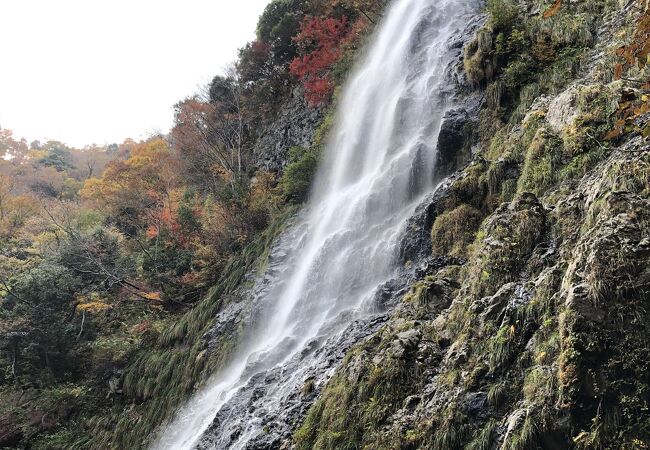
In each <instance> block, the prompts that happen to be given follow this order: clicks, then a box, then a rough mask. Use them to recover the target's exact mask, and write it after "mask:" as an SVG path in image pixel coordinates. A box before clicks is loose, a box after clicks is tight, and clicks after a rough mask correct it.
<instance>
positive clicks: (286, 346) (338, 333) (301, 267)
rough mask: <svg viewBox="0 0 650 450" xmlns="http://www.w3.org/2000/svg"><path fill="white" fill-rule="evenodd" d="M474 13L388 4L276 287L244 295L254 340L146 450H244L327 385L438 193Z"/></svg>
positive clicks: (468, 8) (468, 6)
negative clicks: (458, 69) (307, 388)
mask: <svg viewBox="0 0 650 450" xmlns="http://www.w3.org/2000/svg"><path fill="white" fill-rule="evenodd" d="M478 1H479V0H395V1H394V2H392V4H391V6H390V7H389V9H388V11H387V12H386V14H385V17H384V19H383V20H382V23H381V24H379V26H378V29H377V31H376V33H375V36H374V38H373V40H372V42H371V43H370V44H369V46H368V48H367V51H366V53H365V54H364V56H363V57H362V58H361V60H360V62H359V64H358V66H357V67H356V69H355V70H354V71H353V74H352V75H351V77H350V80H349V82H348V83H347V86H346V87H345V89H344V92H343V95H342V98H341V101H340V102H339V107H338V113H337V120H336V124H335V126H334V128H333V131H332V134H331V137H330V142H329V144H328V146H327V149H326V151H325V154H324V156H323V161H322V162H321V165H320V168H319V173H318V175H317V179H316V182H315V186H314V188H313V192H312V195H311V200H310V201H309V204H308V206H307V208H306V210H305V211H304V212H303V214H302V215H301V216H300V218H299V219H298V221H297V223H296V224H295V225H294V226H292V227H291V228H290V229H289V230H288V231H287V232H286V233H285V234H284V235H283V236H282V237H281V238H280V239H279V240H278V242H277V243H276V244H275V246H274V252H273V254H272V259H273V258H275V262H273V261H272V270H273V272H274V280H273V282H272V283H270V285H269V286H258V288H257V289H253V293H252V294H251V295H252V296H253V297H254V298H253V299H252V300H251V302H252V303H251V304H252V305H253V308H254V309H255V311H254V312H253V315H254V316H255V317H256V318H257V320H256V321H255V326H254V327H252V329H251V330H248V334H247V337H246V339H245V340H244V342H242V343H241V344H240V349H239V351H238V352H237V354H236V355H235V357H234V358H233V360H232V361H231V362H230V363H229V365H228V366H227V367H226V368H224V369H223V370H222V371H220V372H219V373H218V374H216V375H215V377H214V379H213V380H211V381H210V382H208V384H207V386H206V387H205V388H204V389H202V390H201V391H199V392H198V393H197V394H196V395H195V396H194V398H193V399H191V400H190V402H189V403H188V404H187V405H185V406H183V407H182V408H181V410H180V411H179V413H178V414H177V417H176V418H175V419H174V421H173V422H172V423H170V424H169V425H168V426H166V427H165V429H164V430H163V432H162V433H161V435H160V436H158V438H157V440H156V442H155V444H154V446H153V448H156V449H174V450H179V449H192V448H201V449H203V448H205V449H208V448H214V449H243V448H250V442H252V441H253V440H254V439H256V438H257V437H258V436H259V435H261V434H263V433H265V432H266V431H267V430H266V428H268V427H269V425H268V420H269V418H271V419H273V418H274V417H276V416H277V415H278V414H279V412H280V411H281V410H282V409H283V408H285V407H286V405H287V404H288V403H287V402H289V401H290V400H291V399H292V398H295V397H296V396H299V395H300V394H299V391H300V389H301V387H302V386H303V384H304V382H305V379H306V378H307V377H308V374H310V373H314V372H322V373H330V374H331V373H332V370H334V368H335V367H333V364H332V363H331V358H329V359H328V358H327V357H326V355H328V354H329V353H328V352H327V349H328V348H333V347H334V346H336V345H337V343H338V342H343V341H344V340H345V339H346V338H349V331H347V330H348V329H349V328H348V327H349V326H350V324H352V323H353V322H354V321H355V320H359V319H360V318H362V317H364V316H368V315H371V314H372V312H373V311H375V310H376V308H377V306H376V305H375V304H374V299H375V297H376V295H375V294H376V291H377V289H378V287H379V286H381V285H382V283H384V282H386V281H387V280H389V279H391V277H392V276H394V274H395V270H396V269H397V266H398V262H397V253H398V249H399V243H400V237H401V236H403V234H404V231H405V227H406V223H407V220H408V219H409V218H410V217H411V215H412V214H413V212H414V211H415V209H416V207H417V205H418V204H419V203H420V202H421V201H422V199H423V197H424V196H425V195H426V194H428V193H430V192H431V191H432V190H433V189H434V188H435V185H434V180H433V171H434V161H435V152H436V144H437V137H438V133H439V131H440V125H441V121H442V117H443V116H444V113H445V112H446V111H447V110H448V109H449V108H450V107H452V105H453V101H452V100H451V97H452V95H451V94H452V93H453V91H454V89H453V86H452V83H451V80H450V75H449V74H450V70H449V68H450V67H451V65H452V63H454V61H456V60H457V57H458V55H459V51H460V50H459V46H458V37H459V36H460V35H461V34H462V32H463V31H464V30H465V29H466V27H467V24H468V22H470V19H471V18H472V17H473V16H474V14H475V13H476V10H477V9H478ZM274 255H275V256H274ZM269 270H271V269H269ZM262 282H263V280H260V281H259V283H262ZM330 356H331V355H330ZM323 382H324V381H323ZM255 448H262V447H255ZM264 448H266V447H264Z"/></svg>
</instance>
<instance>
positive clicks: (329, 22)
mask: <svg viewBox="0 0 650 450" xmlns="http://www.w3.org/2000/svg"><path fill="white" fill-rule="evenodd" d="M351 38H352V34H351V30H350V26H349V23H348V20H347V19H346V18H345V17H343V18H341V19H335V18H331V17H329V18H326V19H322V18H320V17H305V19H304V20H303V21H302V23H301V25H300V33H298V35H297V36H296V37H295V38H294V40H295V42H296V44H297V45H298V47H299V48H300V50H301V53H302V56H298V57H296V58H295V59H294V60H293V61H292V62H291V65H290V66H289V69H290V70H291V73H292V74H293V75H294V76H296V77H297V78H298V79H299V80H300V81H301V82H302V84H303V87H304V88H305V98H306V99H307V101H308V102H309V103H310V104H312V105H318V104H320V103H323V102H324V101H326V100H327V99H329V97H330V95H331V94H332V90H333V89H334V84H333V82H332V79H331V77H330V73H329V71H330V69H331V68H332V67H333V66H334V65H335V64H336V63H337V62H338V60H339V59H340V58H341V52H342V47H343V45H344V44H345V43H346V42H348V41H349V40H350V39H351Z"/></svg>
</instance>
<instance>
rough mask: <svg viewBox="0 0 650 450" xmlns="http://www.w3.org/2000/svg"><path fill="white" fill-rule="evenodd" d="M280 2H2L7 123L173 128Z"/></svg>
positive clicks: (44, 133) (108, 132)
mask: <svg viewBox="0 0 650 450" xmlns="http://www.w3.org/2000/svg"><path fill="white" fill-rule="evenodd" d="M269 1H270V0H0V126H1V127H2V128H8V129H11V130H13V131H14V135H15V136H18V137H25V138H26V139H28V141H31V140H33V139H41V140H44V139H47V138H49V139H56V140H60V141H63V142H66V143H68V144H70V145H73V146H77V147H82V146H84V145H86V144H91V143H97V144H100V145H102V144H109V143H113V142H117V143H119V142H122V141H123V140H124V138H126V137H132V138H134V139H139V138H142V137H146V136H147V135H148V134H151V133H152V132H156V131H162V132H167V131H168V130H169V128H170V126H171V123H172V117H173V113H172V107H173V105H174V104H175V103H176V102H178V101H179V100H182V99H183V98H185V97H187V96H189V95H191V94H193V93H194V92H196V91H197V89H198V87H199V86H201V85H204V84H206V83H207V82H209V81H210V79H212V77H213V76H214V75H216V74H217V73H221V72H223V69H224V68H225V67H226V65H227V64H228V63H230V62H232V61H234V60H235V58H236V55H237V49H238V48H240V47H242V46H243V45H244V44H245V43H246V42H248V41H249V40H251V39H253V38H254V33H255V25H256V24H257V19H258V17H259V15H260V14H261V13H262V11H263V10H264V7H265V6H266V4H267V3H268V2H269Z"/></svg>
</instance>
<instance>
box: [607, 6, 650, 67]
mask: <svg viewBox="0 0 650 450" xmlns="http://www.w3.org/2000/svg"><path fill="white" fill-rule="evenodd" d="M645 4H646V10H645V12H644V13H643V14H642V15H641V16H640V17H639V18H638V20H637V26H636V29H635V30H634V35H633V37H632V42H631V43H630V44H628V45H624V46H622V47H619V48H618V49H616V56H618V57H619V58H622V59H623V60H624V62H622V63H619V64H617V65H616V68H615V69H614V77H615V78H616V79H617V80H620V79H621V78H622V77H623V73H624V72H625V70H626V69H627V68H629V67H632V66H633V65H635V64H636V65H637V66H638V67H639V68H641V69H642V68H643V67H645V66H646V64H647V63H648V61H649V59H650V10H649V9H648V5H650V4H648V3H647V2H645Z"/></svg>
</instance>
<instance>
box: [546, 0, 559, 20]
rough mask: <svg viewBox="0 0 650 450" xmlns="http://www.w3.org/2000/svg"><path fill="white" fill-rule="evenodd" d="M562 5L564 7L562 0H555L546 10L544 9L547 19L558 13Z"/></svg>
mask: <svg viewBox="0 0 650 450" xmlns="http://www.w3.org/2000/svg"><path fill="white" fill-rule="evenodd" d="M561 7H562V0H555V2H554V3H553V4H552V5H551V6H550V7H549V8H548V9H547V10H546V11H544V14H543V17H544V18H545V19H549V18H551V17H553V16H554V15H556V14H557V13H558V11H559V10H560V8H561Z"/></svg>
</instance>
